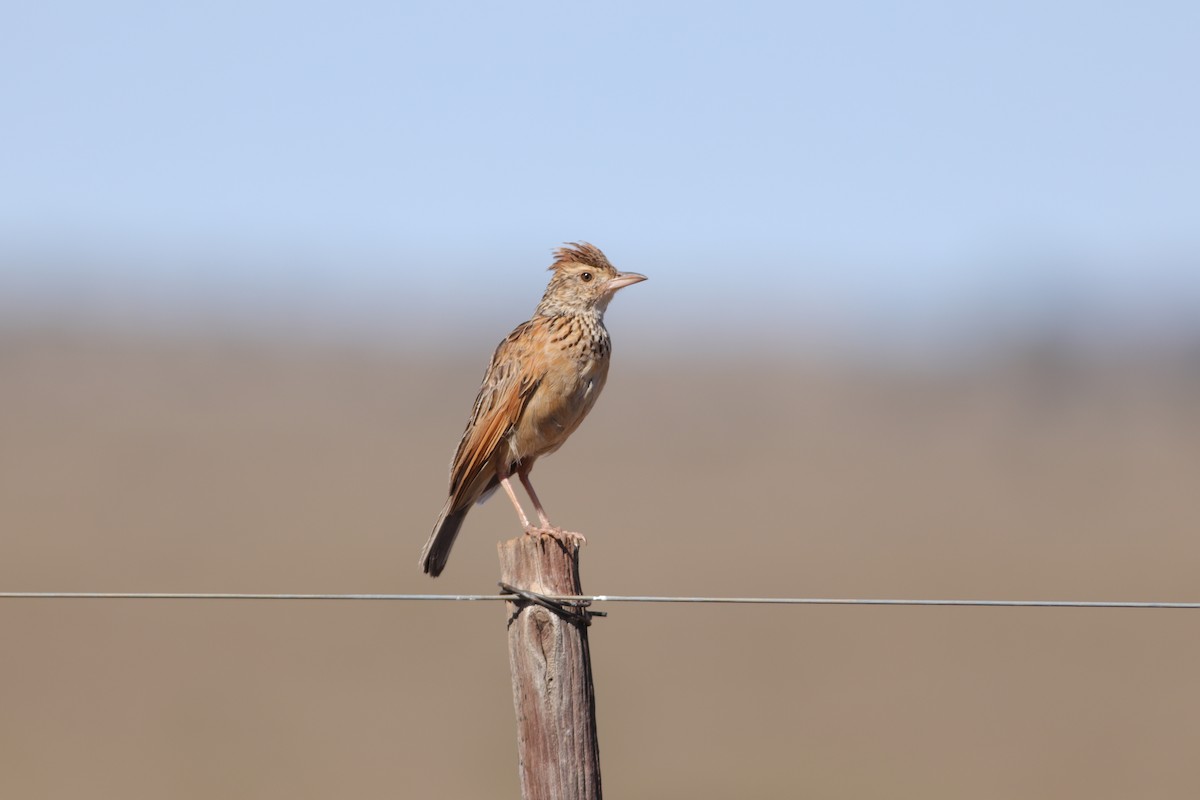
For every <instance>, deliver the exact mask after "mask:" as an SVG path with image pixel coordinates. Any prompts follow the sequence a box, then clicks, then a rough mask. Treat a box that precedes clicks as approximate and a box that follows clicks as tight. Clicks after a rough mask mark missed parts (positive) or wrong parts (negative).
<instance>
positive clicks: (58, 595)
mask: <svg viewBox="0 0 1200 800" xmlns="http://www.w3.org/2000/svg"><path fill="white" fill-rule="evenodd" d="M545 597H547V599H550V600H555V601H560V602H575V603H581V602H592V603H713V604H718V603H723V604H733V605H789V606H956V607H1002V608H1175V609H1185V608H1187V609H1200V603H1161V602H1144V601H1123V600H909V599H892V598H873V597H867V598H840V597H657V596H652V595H604V594H598V595H561V596H556V595H546V596H545ZM0 599H9V600H16V599H26V600H44V599H69V600H387V601H410V600H411V601H477V600H512V599H513V598H512V595H506V594H266V593H235V592H0Z"/></svg>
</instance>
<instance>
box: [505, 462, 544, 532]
mask: <svg viewBox="0 0 1200 800" xmlns="http://www.w3.org/2000/svg"><path fill="white" fill-rule="evenodd" d="M500 485H501V486H503V487H504V491H505V492H506V493H507V494H508V499H509V500H512V504H513V508H515V509H516V510H517V516H518V517H520V518H521V527H523V528H524V529H525V532H526V533H528V532H529V529H530V528H532V527H533V526H532V525H530V524H529V517H527V516H525V509H523V508H521V503H520V501H518V500H517V493H516V492H514V491H513V488H512V484H511V483H509V482H508V476H507V475H505V476H504V477H503V478H501V479H500ZM527 485H528V484H527ZM534 503H537V500H534Z"/></svg>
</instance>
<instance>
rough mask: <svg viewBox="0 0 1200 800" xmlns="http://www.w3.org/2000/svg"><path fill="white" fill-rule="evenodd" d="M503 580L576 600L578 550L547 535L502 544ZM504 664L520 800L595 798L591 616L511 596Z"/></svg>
mask: <svg viewBox="0 0 1200 800" xmlns="http://www.w3.org/2000/svg"><path fill="white" fill-rule="evenodd" d="M498 549H499V551H500V574H501V582H502V583H503V584H507V585H508V586H511V587H514V588H516V589H524V590H528V591H530V592H535V593H537V594H542V595H559V596H561V595H578V594H582V589H581V588H580V584H579V545H578V543H577V542H575V541H574V540H573V539H570V538H559V537H557V536H552V535H549V534H532V535H530V534H522V535H521V536H518V537H517V538H515V539H510V540H508V541H507V542H501V543H500V544H499V545H498ZM505 608H506V609H507V611H508V615H509V616H508V661H509V666H510V667H511V668H512V685H513V705H514V706H515V707H516V711H517V749H518V753H519V757H520V767H519V769H520V775H521V796H522V797H523V798H524V800H600V798H601V795H600V746H599V743H598V742H597V740H596V698H595V694H594V690H593V687H592V659H591V654H590V653H589V651H588V632H587V626H588V623H589V621H590V615H589V613H588V612H587V611H586V610H585V609H582V608H569V607H568V608H548V607H546V606H544V605H539V604H538V603H536V602H534V601H532V600H530V599H528V598H521V597H517V598H514V600H512V601H510V602H508V603H506V604H505Z"/></svg>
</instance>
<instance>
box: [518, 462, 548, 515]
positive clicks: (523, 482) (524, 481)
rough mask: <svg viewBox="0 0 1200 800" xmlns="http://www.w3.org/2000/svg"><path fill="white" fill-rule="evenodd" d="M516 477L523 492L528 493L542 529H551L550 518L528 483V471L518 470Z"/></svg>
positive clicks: (531, 485)
mask: <svg viewBox="0 0 1200 800" xmlns="http://www.w3.org/2000/svg"><path fill="white" fill-rule="evenodd" d="M517 477H518V478H520V479H521V485H522V486H524V487H525V491H527V492H529V499H530V500H532V501H533V508H534V510H535V511H537V515H538V520H539V521H540V522H541V523H542V527H543V528H546V529H547V530H549V529H552V528H553V527H554V526H553V525H551V524H550V518H549V517H547V516H546V511H545V509H543V508H542V501H541V500H539V499H538V496H537V492H535V491H534V490H533V484H532V483H530V482H529V470H526V469H522V470H518V472H517Z"/></svg>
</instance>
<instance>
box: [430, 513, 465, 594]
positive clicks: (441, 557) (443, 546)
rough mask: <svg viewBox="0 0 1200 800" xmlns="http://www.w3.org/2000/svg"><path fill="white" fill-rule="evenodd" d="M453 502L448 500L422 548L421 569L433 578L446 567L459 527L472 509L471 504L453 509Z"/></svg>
mask: <svg viewBox="0 0 1200 800" xmlns="http://www.w3.org/2000/svg"><path fill="white" fill-rule="evenodd" d="M451 502H453V499H451V500H447V501H446V507H445V508H443V509H442V515H441V516H440V517H438V521H437V523H436V524H435V525H434V526H433V533H431V534H429V541H427V542H426V543H425V547H424V548H423V549H422V550H421V569H423V570H425V571H426V572H428V573H429V576H430V577H431V578H436V577H437V576H438V575H441V574H442V570H443V569H445V568H446V561H447V559H449V558H450V548H451V547H453V546H454V540H455V539H456V538H457V537H458V529H459V528H461V527H462V524H463V520H464V519H466V517H467V512H468V511H470V510H471V506H470V505H467V506H466V507H465V508H461V509H459V510H458V511H451V510H450V504H451Z"/></svg>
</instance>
